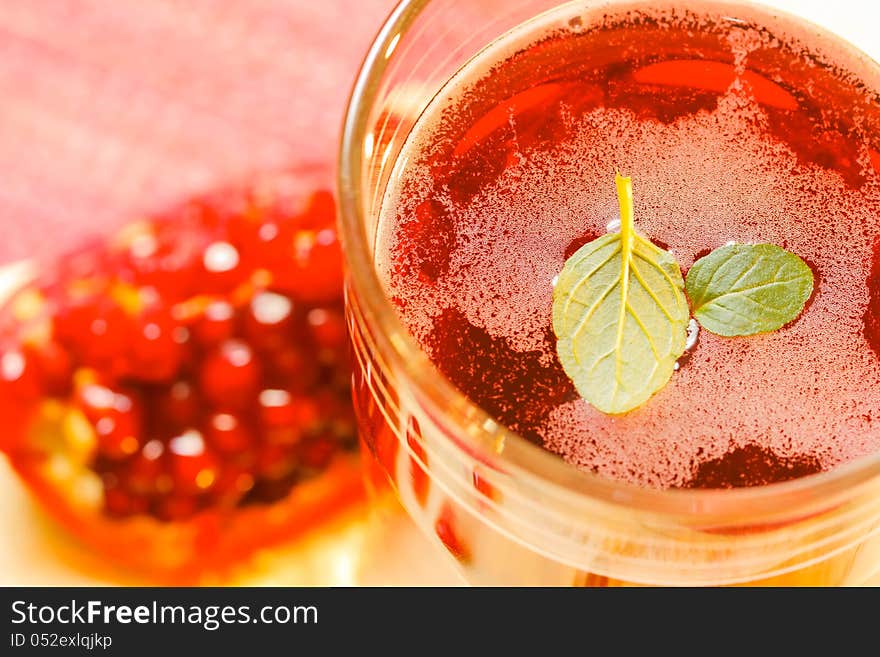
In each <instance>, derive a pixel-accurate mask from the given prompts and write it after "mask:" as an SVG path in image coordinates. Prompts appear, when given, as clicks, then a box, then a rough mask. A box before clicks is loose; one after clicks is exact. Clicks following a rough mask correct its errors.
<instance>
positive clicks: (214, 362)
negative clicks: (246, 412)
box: [199, 340, 261, 409]
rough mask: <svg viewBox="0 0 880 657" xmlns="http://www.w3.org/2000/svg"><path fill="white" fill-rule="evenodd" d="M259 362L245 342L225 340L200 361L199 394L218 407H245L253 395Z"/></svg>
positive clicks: (258, 379)
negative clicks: (200, 390) (200, 392)
mask: <svg viewBox="0 0 880 657" xmlns="http://www.w3.org/2000/svg"><path fill="white" fill-rule="evenodd" d="M260 376H261V372H260V365H259V364H258V363H257V361H256V359H255V357H254V353H253V352H252V351H251V348H250V347H248V346H247V344H246V343H244V342H241V341H239V340H227V341H226V342H224V343H223V344H221V345H220V346H219V347H218V348H217V349H216V350H215V351H214V352H213V353H211V354H210V355H209V356H208V357H206V358H205V360H204V361H203V362H202V367H201V372H200V376H199V383H200V387H201V389H202V394H203V395H204V396H205V399H207V400H208V401H209V402H211V403H212V404H213V405H214V406H215V407H216V408H219V409H236V408H246V407H247V405H248V404H249V403H251V402H252V401H253V400H254V398H255V397H256V393H257V390H258V389H259V384H260Z"/></svg>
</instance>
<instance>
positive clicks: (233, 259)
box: [199, 241, 246, 293]
mask: <svg viewBox="0 0 880 657" xmlns="http://www.w3.org/2000/svg"><path fill="white" fill-rule="evenodd" d="M201 264H202V271H201V272H200V274H199V285H200V286H201V288H202V290H203V291H205V292H221V293H222V292H224V291H227V290H230V289H232V288H233V287H235V286H236V285H237V284H238V283H240V282H241V281H243V280H244V278H245V276H246V273H245V271H244V269H245V268H244V266H243V263H242V258H241V254H239V252H238V249H237V248H236V247H235V246H234V245H232V244H230V243H229V242H225V241H217V242H212V243H211V244H209V245H208V246H207V247H206V248H205V251H204V253H203V254H202V263H201Z"/></svg>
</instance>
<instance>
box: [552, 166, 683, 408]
mask: <svg viewBox="0 0 880 657" xmlns="http://www.w3.org/2000/svg"><path fill="white" fill-rule="evenodd" d="M616 182H617V192H618V197H619V200H620V220H621V228H620V233H618V234H608V235H604V236H602V237H600V238H599V239H596V240H594V241H592V242H590V243H588V244H585V245H584V246H582V247H581V248H580V249H579V250H578V251H576V252H575V253H574V254H573V255H572V256H571V257H570V258H569V259H568V260H567V261H566V263H565V266H564V267H563V269H562V272H561V273H560V274H559V277H558V280H557V282H556V286H555V288H554V290H553V330H554V332H555V333H556V337H557V343H556V351H557V353H558V354H559V360H560V362H561V363H562V367H563V369H564V370H565V373H566V374H567V375H568V376H569V378H571V380H572V382H573V383H574V385H575V388H577V391H578V392H579V393H580V395H581V396H582V397H584V398H585V399H586V400H587V401H588V402H589V403H590V404H592V405H593V406H594V407H595V408H597V409H598V410H600V411H602V412H603V413H609V414H612V413H613V414H616V413H625V412H626V411H629V410H632V409H634V408H636V407H637V406H640V405H641V404H643V403H645V402H646V401H647V400H648V399H649V398H650V397H651V395H653V394H654V393H655V392H657V391H658V390H660V389H661V388H662V387H663V386H665V385H666V383H667V382H668V381H669V378H670V377H671V376H672V372H673V369H674V366H675V361H676V360H678V358H679V357H680V356H681V355H682V353H684V347H685V335H686V332H687V324H688V318H689V312H688V305H687V300H686V299H685V295H684V281H683V280H682V277H681V269H680V268H679V266H678V263H677V262H676V261H675V259H674V258H673V257H672V255H671V254H670V253H668V252H666V251H663V250H661V249H660V248H658V247H657V246H655V245H654V244H652V243H651V242H650V241H649V240H647V239H645V238H644V237H642V236H641V235H638V234H637V233H636V232H635V228H634V220H633V210H632V184H631V181H630V178H628V177H627V178H625V177H623V176H621V175H620V174H617V178H616Z"/></svg>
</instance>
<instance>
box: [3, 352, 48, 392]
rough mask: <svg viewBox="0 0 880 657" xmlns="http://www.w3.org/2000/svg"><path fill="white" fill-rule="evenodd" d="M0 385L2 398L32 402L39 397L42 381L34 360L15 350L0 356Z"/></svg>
mask: <svg viewBox="0 0 880 657" xmlns="http://www.w3.org/2000/svg"><path fill="white" fill-rule="evenodd" d="M0 385H2V393H3V397H5V398H9V399H15V400H32V399H36V398H37V397H39V396H40V394H41V392H42V381H41V380H40V373H39V371H38V369H37V366H36V363H35V362H34V358H33V357H32V356H30V355H29V354H27V353H26V352H25V351H23V350H21V349H17V348H12V349H8V350H6V351H4V352H3V354H2V355H0Z"/></svg>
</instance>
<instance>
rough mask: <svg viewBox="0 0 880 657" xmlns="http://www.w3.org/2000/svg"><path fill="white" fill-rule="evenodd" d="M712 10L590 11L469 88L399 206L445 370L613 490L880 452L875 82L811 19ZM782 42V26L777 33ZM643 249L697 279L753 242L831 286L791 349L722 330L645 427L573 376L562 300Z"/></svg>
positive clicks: (765, 475)
mask: <svg viewBox="0 0 880 657" xmlns="http://www.w3.org/2000/svg"><path fill="white" fill-rule="evenodd" d="M722 9H724V8H719V7H716V6H714V5H711V4H702V3H690V4H681V3H674V4H668V5H667V4H660V5H658V4H657V3H653V4H652V6H651V7H650V8H649V7H648V5H644V4H642V5H632V6H630V5H623V6H620V7H618V8H616V9H614V10H613V11H612V10H610V9H607V10H599V11H594V12H593V13H586V10H583V9H582V8H580V7H578V3H572V4H570V5H566V6H565V7H563V8H560V9H559V10H557V11H555V12H552V13H550V14H547V15H544V16H542V17H539V18H538V19H536V20H534V21H532V22H530V23H527V24H524V25H523V26H521V27H520V28H518V29H517V30H514V32H512V33H511V34H510V35H508V36H507V37H506V38H504V39H502V40H501V41H499V42H498V43H496V44H493V45H492V46H490V47H489V48H488V49H487V50H486V51H484V52H483V53H481V54H480V55H478V56H477V57H476V58H475V59H474V60H472V61H471V62H470V63H469V64H468V65H467V66H465V67H464V69H462V71H460V72H459V74H458V75H456V76H455V77H454V78H453V79H452V80H451V81H450V82H449V83H448V84H447V85H446V87H445V88H444V89H443V90H442V91H441V93H440V94H439V95H438V96H437V97H436V98H435V99H434V101H433V102H432V103H431V104H430V105H429V106H428V108H427V109H426V110H425V112H424V113H423V115H422V117H421V118H420V120H419V122H418V123H417V124H416V127H415V128H414V130H413V132H412V133H411V134H410V136H409V139H408V142H407V144H406V146H405V147H404V150H403V151H402V153H401V156H400V157H399V159H398V161H397V164H396V168H395V171H394V173H393V174H392V176H391V183H390V184H389V188H388V190H387V191H386V197H385V201H384V205H383V213H382V217H381V219H380V223H379V229H378V235H377V248H376V262H377V267H378V269H379V272H380V275H381V276H382V278H383V282H384V284H385V286H386V290H387V292H388V294H389V296H390V298H391V299H392V300H393V301H394V303H395V305H396V307H397V309H398V311H399V314H400V316H401V318H402V319H403V321H404V323H405V325H406V326H407V327H408V328H409V330H410V331H411V332H412V334H413V335H414V336H415V338H416V340H417V341H418V343H419V344H420V346H421V347H422V348H423V349H424V350H425V351H426V352H427V353H428V355H429V356H430V357H431V358H432V360H433V362H434V363H435V365H436V366H437V368H438V369H439V370H440V371H441V372H442V373H443V374H444V375H445V376H446V377H447V378H448V379H449V380H450V381H451V382H452V383H454V384H455V385H456V386H457V387H458V388H459V389H460V390H461V391H462V392H463V393H465V394H466V395H467V396H468V397H470V398H471V399H472V400H473V401H474V402H476V403H477V404H478V405H480V406H481V407H482V408H484V409H485V410H486V411H487V412H488V413H489V414H491V415H492V416H493V417H495V418H496V419H497V420H498V421H500V422H502V423H503V424H505V425H506V426H508V427H509V428H510V429H512V430H514V431H516V432H518V433H520V434H521V435H523V436H525V437H526V438H528V439H530V440H532V441H534V442H536V443H538V444H540V445H543V446H544V447H545V448H547V449H549V450H551V451H553V452H556V453H558V454H560V455H561V456H562V457H563V458H565V459H566V460H567V461H569V462H571V463H573V464H575V465H577V466H579V467H581V468H583V469H585V470H589V471H594V472H597V473H599V474H601V475H603V476H607V477H611V478H615V479H619V480H625V481H629V482H632V483H635V484H639V485H644V486H651V487H659V488H671V487H709V488H725V487H733V486H750V485H760V484H765V483H771V482H774V481H782V480H786V479H792V478H796V477H800V476H804V475H807V474H812V473H815V472H819V471H822V470H827V469H830V468H833V467H835V466H837V465H839V464H841V463H843V462H846V461H849V460H851V459H854V458H857V457H859V456H863V455H866V454H869V453H871V452H874V451H876V450H877V449H880V322H878V321H877V320H875V316H878V315H880V257H878V256H877V255H876V253H877V250H878V235H880V176H878V171H877V169H880V154H878V141H880V140H878V136H880V129H878V126H880V108H878V97H877V95H876V93H875V91H874V90H872V89H871V88H870V86H869V85H866V84H865V82H864V80H865V79H866V76H868V77H870V76H871V75H874V76H875V77H874V78H873V79H876V73H873V74H872V73H871V66H873V65H872V64H871V63H869V62H867V61H865V60H862V59H860V58H859V57H858V56H857V55H856V54H854V53H852V52H850V51H847V50H846V49H845V48H838V47H837V46H835V45H834V44H830V45H829V44H828V43H827V42H826V41H825V40H824V39H823V38H816V37H812V36H811V35H812V34H813V33H811V32H810V31H809V30H804V29H802V28H801V27H799V25H798V24H797V23H794V22H792V23H789V22H788V19H784V18H783V19H773V20H772V21H771V22H770V23H764V22H763V20H762V19H763V18H764V17H763V16H762V15H760V14H751V13H748V12H750V11H751V10H748V11H746V10H743V13H740V14H736V15H734V16H732V17H731V16H729V15H728V14H727V12H726V11H723V10H722ZM765 25H769V27H765ZM616 168H618V169H620V170H621V171H622V172H623V173H624V174H626V175H630V176H632V178H633V185H634V192H635V217H636V228H637V230H638V231H639V232H641V233H642V234H643V235H645V236H646V237H648V238H649V239H651V240H652V241H653V242H654V243H655V244H657V245H659V246H661V247H663V248H667V249H669V250H670V251H671V252H672V253H673V254H674V255H675V257H676V259H677V260H678V262H679V263H680V264H681V266H682V268H683V270H684V271H687V269H688V268H689V267H690V266H691V265H692V264H693V262H694V261H695V260H696V259H697V258H699V257H701V256H702V255H705V254H706V253H708V252H709V251H711V250H712V249H715V248H717V247H719V246H722V245H723V244H725V243H727V242H729V241H736V242H771V243H774V244H777V245H779V246H782V247H784V248H786V249H788V250H790V251H792V252H794V253H796V254H798V255H799V256H800V257H801V258H803V259H804V260H805V261H806V262H807V263H808V264H809V266H810V268H811V269H812V271H813V274H814V276H815V288H814V293H813V296H812V297H811V299H810V300H809V301H808V303H807V307H806V309H805V311H804V312H803V313H802V315H801V316H800V317H799V318H798V319H796V320H795V321H793V322H792V323H790V324H788V325H787V326H785V327H784V328H782V329H781V330H779V331H776V332H773V333H768V334H762V335H757V336H753V337H748V338H722V337H718V336H715V335H712V334H710V333H709V332H707V331H705V330H702V331H699V333H698V334H697V335H696V336H695V337H696V340H695V342H694V344H693V346H692V347H691V348H690V349H689V350H688V351H687V352H686V353H685V355H684V356H683V357H682V358H681V359H680V361H679V368H678V369H677V371H676V373H675V374H674V375H673V377H672V380H671V382H670V383H669V385H667V386H666V387H665V388H664V389H662V390H661V391H660V392H659V393H658V394H656V395H655V396H654V397H653V398H652V399H651V400H649V401H648V402H647V403H646V404H644V405H643V406H642V407H640V408H638V409H636V410H634V411H631V412H629V413H627V414H625V415H622V416H611V415H605V414H603V413H601V412H599V411H597V410H595V409H593V408H592V407H591V406H590V405H589V404H588V403H587V402H586V401H584V400H583V399H581V398H580V397H579V396H578V394H577V393H576V391H575V389H574V386H573V384H572V383H571V381H570V380H569V379H568V377H567V376H566V374H565V373H564V371H563V370H562V367H561V365H560V363H559V361H558V358H557V356H556V349H555V342H556V340H555V336H554V335H553V331H552V327H551V303H552V293H553V283H554V278H555V277H556V275H557V274H558V273H559V271H560V270H561V269H562V266H563V264H564V262H565V260H566V258H567V257H568V256H570V255H571V254H572V253H574V251H575V250H577V249H578V248H579V247H580V246H581V245H583V244H584V243H586V242H587V241H590V240H592V239H595V238H597V237H599V236H600V235H602V234H604V233H606V232H607V231H609V230H615V222H616V221H617V219H618V209H617V202H616V198H615V190H614V185H613V175H614V171H615V169H616Z"/></svg>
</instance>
